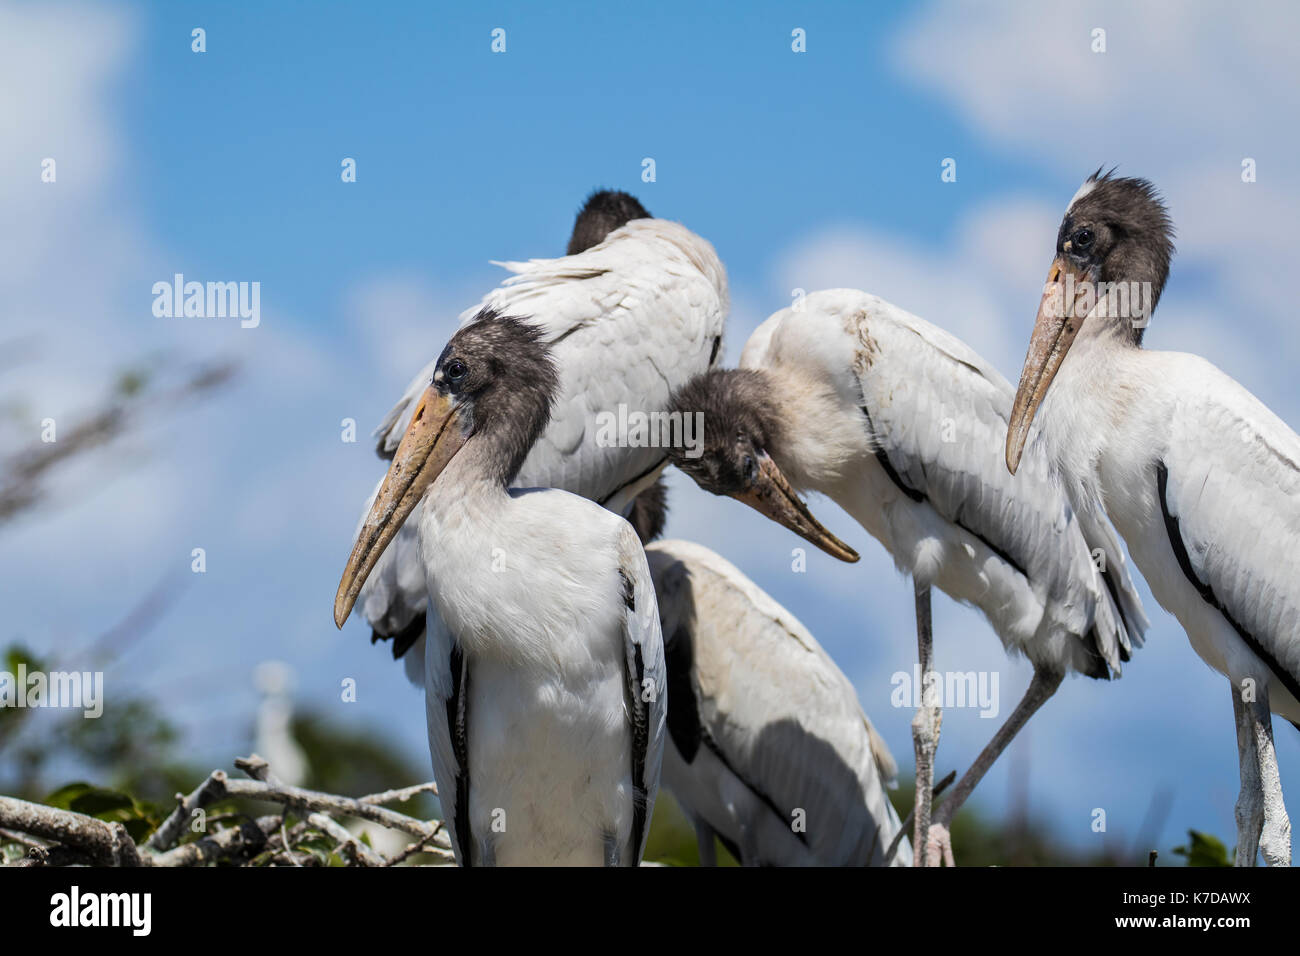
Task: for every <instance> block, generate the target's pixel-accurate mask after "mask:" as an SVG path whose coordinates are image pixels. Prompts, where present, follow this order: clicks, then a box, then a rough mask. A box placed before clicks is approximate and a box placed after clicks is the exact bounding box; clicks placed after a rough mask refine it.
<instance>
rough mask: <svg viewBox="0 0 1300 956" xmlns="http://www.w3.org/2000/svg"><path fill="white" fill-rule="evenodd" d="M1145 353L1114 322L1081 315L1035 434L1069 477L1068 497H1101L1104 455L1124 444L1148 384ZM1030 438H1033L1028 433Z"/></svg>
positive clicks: (1104, 497) (1042, 407)
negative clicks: (1089, 319) (1134, 413)
mask: <svg viewBox="0 0 1300 956" xmlns="http://www.w3.org/2000/svg"><path fill="white" fill-rule="evenodd" d="M1144 355H1145V353H1144V352H1143V351H1142V349H1141V348H1139V347H1138V346H1137V345H1135V344H1134V343H1133V341H1132V340H1131V339H1130V338H1129V337H1128V336H1127V334H1126V333H1125V330H1124V327H1123V326H1121V325H1119V324H1117V323H1113V322H1111V323H1107V322H1094V321H1085V322H1084V324H1083V328H1082V329H1080V331H1079V335H1078V337H1077V338H1076V339H1075V341H1074V344H1073V346H1072V347H1071V348H1070V351H1069V352H1068V353H1067V354H1066V356H1065V360H1064V361H1063V362H1062V363H1061V368H1060V371H1059V372H1057V375H1056V379H1055V380H1054V381H1053V382H1052V385H1051V387H1050V388H1049V389H1048V391H1047V395H1046V397H1045V398H1044V399H1043V403H1042V405H1041V406H1040V407H1039V410H1038V415H1037V416H1036V421H1035V426H1034V427H1035V430H1036V432H1037V435H1038V436H1039V439H1038V440H1041V441H1043V442H1044V445H1045V449H1046V451H1047V453H1048V456H1049V458H1050V459H1051V460H1052V461H1053V462H1054V463H1055V464H1056V465H1057V466H1058V468H1060V470H1061V472H1062V474H1063V476H1065V478H1066V480H1067V481H1069V482H1072V483H1073V487H1072V488H1071V489H1069V490H1070V494H1071V497H1072V498H1073V500H1075V501H1076V502H1078V501H1080V500H1082V499H1080V498H1078V497H1076V495H1079V494H1082V495H1084V496H1086V499H1087V500H1091V501H1105V499H1106V497H1107V496H1106V495H1105V493H1104V488H1103V483H1102V477H1103V471H1104V470H1105V469H1104V465H1105V462H1106V460H1107V456H1108V455H1109V454H1110V453H1111V451H1112V450H1113V449H1117V448H1118V449H1123V448H1125V447H1127V445H1128V442H1127V440H1126V436H1127V433H1128V430H1129V426H1130V424H1131V418H1132V414H1131V413H1132V411H1133V408H1134V405H1135V404H1138V405H1140V404H1141V403H1142V401H1143V398H1142V395H1141V392H1142V390H1143V389H1144V388H1145V387H1146V386H1147V385H1148V382H1147V380H1146V376H1145V374H1144V372H1143V370H1142V368H1141V366H1142V358H1143V356H1144ZM1031 440H1033V439H1032V438H1031Z"/></svg>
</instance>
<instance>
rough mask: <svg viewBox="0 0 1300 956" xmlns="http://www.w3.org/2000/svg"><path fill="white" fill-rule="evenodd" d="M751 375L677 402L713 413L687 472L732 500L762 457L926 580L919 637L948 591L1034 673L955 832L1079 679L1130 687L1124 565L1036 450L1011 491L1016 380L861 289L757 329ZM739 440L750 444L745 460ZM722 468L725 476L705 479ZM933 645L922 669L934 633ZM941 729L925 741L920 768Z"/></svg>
mask: <svg viewBox="0 0 1300 956" xmlns="http://www.w3.org/2000/svg"><path fill="white" fill-rule="evenodd" d="M741 366H742V367H741V369H739V370H736V371H734V372H722V371H715V372H711V373H709V374H707V375H706V376H704V377H703V378H702V379H700V380H697V381H696V382H695V383H693V384H692V385H689V386H687V388H686V389H685V390H684V391H683V393H682V394H681V395H680V396H679V398H678V399H677V407H679V408H682V409H694V408H699V409H702V410H703V411H704V412H705V421H706V447H707V448H708V449H710V451H709V452H708V453H706V455H705V456H704V458H705V462H704V463H703V464H699V463H692V462H691V461H690V460H688V459H682V460H676V459H675V461H676V463H677V464H678V466H679V467H681V468H682V469H683V470H685V471H687V472H688V473H689V474H691V475H692V477H694V478H695V479H696V481H697V482H700V483H701V484H703V485H704V486H705V487H706V488H709V489H710V490H715V491H723V492H726V493H734V492H732V491H729V488H728V484H729V481H734V482H739V483H741V484H743V481H744V476H743V474H740V473H741V472H743V471H744V470H745V467H744V465H734V466H727V465H726V463H725V460H726V459H728V458H732V459H733V460H740V461H747V460H749V459H750V458H757V459H758V460H759V462H760V466H759V467H758V468H757V469H756V470H757V471H758V472H759V473H762V472H763V470H764V469H766V468H769V467H771V466H772V465H775V468H776V469H777V470H778V471H779V472H780V473H781V474H783V475H784V476H786V478H788V480H789V482H790V483H791V484H792V485H793V486H794V487H795V488H797V489H807V490H813V491H820V492H822V493H823V494H826V495H827V496H829V497H831V498H833V499H834V500H835V501H836V502H837V503H838V504H840V505H841V506H842V507H843V508H844V509H845V510H846V511H848V512H849V513H850V514H851V515H852V516H853V517H854V518H856V519H857V520H858V522H859V523H861V524H862V526H863V527H864V528H866V530H867V531H869V532H870V533H871V534H872V535H873V536H874V537H875V538H877V539H878V540H879V541H880V542H881V544H883V545H884V546H885V548H886V549H887V550H888V551H889V552H890V554H891V555H892V556H893V558H894V561H895V563H896V564H897V566H898V567H899V569H900V570H902V571H904V572H905V573H907V574H908V575H910V576H911V577H912V578H913V580H914V582H915V585H916V588H917V592H918V595H919V599H918V617H920V618H922V622H921V623H922V624H924V623H925V622H924V620H923V619H924V617H925V616H927V615H928V598H925V595H926V594H928V589H929V588H930V587H932V586H933V587H938V588H939V589H940V590H942V591H944V592H945V593H947V594H948V595H950V596H951V597H953V598H954V599H956V600H959V601H962V602H964V603H968V604H971V605H973V606H975V607H977V608H978V609H979V610H981V611H982V612H983V613H984V615H985V617H986V618H987V619H988V621H989V623H990V625H991V626H992V627H993V629H994V631H995V632H996V633H997V635H998V636H999V638H1000V639H1001V640H1002V643H1003V645H1004V647H1006V649H1007V650H1008V651H1009V652H1011V653H1013V654H1024V655H1025V656H1026V657H1028V658H1029V660H1030V661H1031V662H1032V663H1033V665H1034V668H1035V678H1034V682H1033V683H1032V684H1031V685H1030V689H1029V691H1028V692H1027V694H1026V697H1025V700H1023V701H1022V702H1021V704H1020V706H1019V707H1017V708H1016V711H1015V712H1014V713H1013V714H1012V715H1011V717H1010V718H1009V719H1008V721H1007V723H1006V724H1005V725H1004V727H1003V728H1002V730H1000V731H999V733H998V736H997V737H995V738H994V741H993V742H992V743H991V744H990V745H989V747H988V748H986V749H985V751H984V753H982V754H981V756H980V759H979V760H977V761H976V764H975V766H974V767H973V768H972V770H971V772H970V773H968V774H967V776H966V777H965V778H963V780H962V781H961V783H959V785H958V787H957V788H956V790H955V791H954V793H953V795H952V797H950V798H949V800H948V802H947V803H946V804H945V805H944V807H943V808H942V809H941V810H940V812H939V814H938V815H937V816H936V821H937V822H939V823H941V824H946V823H947V822H948V821H949V820H950V819H951V816H952V813H954V812H955V810H956V809H957V807H958V806H960V804H961V802H962V801H964V799H965V798H966V796H968V795H969V793H970V791H971V790H972V789H973V787H974V785H975V783H977V782H978V780H979V778H980V777H981V776H982V774H983V773H984V772H985V771H986V770H987V769H988V766H989V765H991V763H992V761H993V759H995V758H996V756H997V755H998V754H999V753H1000V752H1001V750H1002V749H1004V748H1005V746H1006V744H1007V743H1008V742H1009V741H1010V739H1011V737H1012V736H1013V735H1014V734H1015V732H1016V731H1017V730H1018V729H1019V727H1020V726H1021V725H1023V723H1024V721H1025V720H1027V719H1028V717H1029V716H1030V715H1031V714H1032V713H1033V712H1034V711H1035V710H1036V709H1037V707H1038V706H1040V705H1041V704H1042V702H1043V701H1044V700H1046V699H1047V697H1048V696H1050V695H1051V693H1052V692H1053V691H1054V690H1055V688H1056V686H1057V685H1058V684H1059V682H1060V680H1061V678H1062V677H1063V676H1064V675H1065V674H1066V673H1068V672H1071V671H1075V672H1081V673H1084V674H1087V675H1089V676H1092V677H1099V678H1104V677H1107V676H1109V675H1110V674H1111V673H1118V671H1119V668H1120V665H1121V662H1122V661H1123V660H1125V659H1127V657H1128V654H1129V651H1130V650H1131V648H1132V647H1133V646H1135V645H1137V644H1139V643H1140V641H1141V636H1142V631H1143V629H1144V627H1145V625H1146V621H1145V617H1144V616H1143V613H1142V610H1141V606H1140V603H1139V600H1138V598H1137V595H1136V592H1135V590H1134V588H1133V585H1132V581H1131V580H1130V578H1129V575H1128V572H1127V569H1126V567H1125V563H1124V557H1123V553H1122V551H1121V550H1120V548H1119V546H1118V542H1117V540H1116V539H1115V537H1114V533H1113V532H1112V530H1111V529H1110V527H1109V526H1108V525H1107V524H1106V523H1105V521H1104V520H1103V519H1102V518H1101V516H1100V515H1099V514H1098V513H1097V512H1095V511H1093V512H1090V513H1076V512H1075V511H1074V510H1073V509H1071V508H1070V506H1069V504H1068V503H1067V502H1066V500H1065V498H1064V496H1063V494H1062V492H1061V491H1060V488H1059V485H1058V482H1057V480H1056V477H1055V475H1054V474H1053V472H1052V470H1051V468H1050V467H1049V466H1048V464H1047V461H1046V459H1045V458H1044V457H1042V456H1041V452H1040V451H1039V450H1037V449H1036V448H1031V449H1030V453H1031V454H1033V455H1035V456H1036V458H1035V465H1036V467H1035V468H1034V469H1032V470H1031V471H1032V477H1028V476H1027V477H1026V479H1025V481H1024V483H1020V482H1013V481H1010V480H1008V479H1007V476H1006V475H1005V474H1004V468H1003V467H1002V462H1001V460H1000V455H999V450H1000V449H1001V447H1002V445H1003V444H1004V442H1005V435H1006V423H1007V420H1008V418H1009V415H1010V411H1011V404H1012V388H1011V385H1010V383H1008V382H1007V381H1006V380H1005V379H1004V378H1003V377H1002V376H1001V375H1000V374H998V372H997V371H996V370H995V369H993V368H992V367H991V366H989V365H988V363H986V362H984V361H983V359H981V358H980V357H979V355H977V354H976V353H975V352H974V351H973V350H971V349H970V348H968V347H967V346H966V345H965V344H963V343H962V342H960V341H959V340H957V339H956V338H954V337H953V336H951V335H949V334H947V333H946V332H944V331H942V330H941V329H938V328H936V327H934V326H932V325H930V324H929V323H927V322H925V321H924V320H922V319H920V318H918V317H916V316H913V315H910V314H908V313H906V312H904V311H902V310H901V309H898V308H896V307H894V306H892V305H890V304H889V303H887V302H884V301H883V300H881V299H878V298H876V297H875V296H871V295H867V294H866V293H862V292H858V291H855V290H829V291H824V292H816V293H812V294H810V295H808V296H807V297H806V299H805V300H804V301H803V303H802V304H801V306H800V307H799V308H792V309H786V310H784V311H782V312H779V313H777V314H776V315H774V316H772V317H771V318H770V319H768V320H767V322H765V323H764V324H763V325H761V326H760V327H759V328H758V329H757V330H756V331H755V333H754V335H753V336H752V337H751V339H750V341H749V343H748V344H747V345H746V347H745V351H744V353H743V355H742V358H741ZM710 421H713V422H714V423H715V424H716V426H717V434H716V436H714V438H715V439H716V440H715V441H712V442H710V440H709V437H708V435H709V432H708V428H707V426H708V424H709V422H710ZM738 426H739V430H740V431H741V432H742V433H743V435H745V436H748V444H747V443H746V442H741V443H740V447H734V446H733V443H734V442H735V438H734V436H735V433H736V430H737V427H738ZM747 448H748V450H747ZM719 459H722V460H723V462H724V463H723V467H722V468H721V470H720V471H714V472H710V471H709V469H711V468H715V467H716V466H717V463H718V461H719ZM764 459H770V460H767V461H765V460H764ZM1097 549H1100V553H1101V554H1103V555H1104V556H1105V562H1104V569H1103V570H1101V571H1098V569H1097V568H1096V567H1095V566H1094V558H1093V554H1094V551H1096V550H1097ZM920 598H924V600H921V599H920ZM921 630H922V631H923V632H924V631H925V630H926V628H925V627H922V628H921ZM921 642H922V645H923V646H922V656H923V657H924V656H925V644H926V642H927V636H926V634H924V633H922V635H921ZM923 669H924V670H928V669H929V665H928V662H925V661H923ZM931 730H933V731H934V732H937V727H936V728H925V727H918V759H919V760H923V759H925V758H926V756H927V755H926V754H925V753H923V752H922V751H924V750H925V749H926V748H927V747H932V741H927V740H926V739H925V735H926V733H927V732H930V731H931ZM930 755H932V750H931V751H930ZM922 799H923V795H918V800H919V801H920V800H922ZM920 819H922V820H923V819H924V817H923V814H922V815H921V816H920ZM921 833H924V824H923V823H922V827H921V828H920V829H919V830H918V834H921ZM944 836H945V835H944V834H942V833H941V834H940V837H941V838H943V837H944Z"/></svg>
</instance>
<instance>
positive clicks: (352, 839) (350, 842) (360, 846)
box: [307, 813, 384, 866]
mask: <svg viewBox="0 0 1300 956" xmlns="http://www.w3.org/2000/svg"><path fill="white" fill-rule="evenodd" d="M307 822H308V823H310V824H311V825H312V826H314V827H316V828H317V829H318V830H322V831H323V832H325V833H327V834H329V835H330V836H331V837H333V838H334V840H335V841H336V842H337V843H338V845H339V849H340V850H341V851H342V852H344V853H347V854H348V855H349V856H350V857H351V858H352V860H353V861H354V862H356V863H359V864H360V865H361V866H383V865H384V858H383V857H382V856H380V855H379V854H378V853H376V852H375V851H374V850H372V849H370V847H368V846H366V845H365V844H364V843H362V842H361V841H360V840H358V839H357V837H356V834H354V833H349V832H348V829H347V828H346V827H345V826H343V824H341V823H338V822H336V821H335V820H333V819H331V818H330V817H327V816H326V815H325V814H323V813H313V814H312V815H311V816H309V817H308V818H307Z"/></svg>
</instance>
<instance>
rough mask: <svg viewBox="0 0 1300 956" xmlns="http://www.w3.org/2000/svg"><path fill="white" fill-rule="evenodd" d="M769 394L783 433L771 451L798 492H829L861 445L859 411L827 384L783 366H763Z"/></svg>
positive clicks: (845, 472) (849, 465)
mask: <svg viewBox="0 0 1300 956" xmlns="http://www.w3.org/2000/svg"><path fill="white" fill-rule="evenodd" d="M763 375H764V379H765V381H766V383H767V386H768V389H769V391H770V395H771V401H770V402H769V403H768V407H769V408H771V409H773V410H774V411H773V412H772V414H775V415H777V416H778V417H779V425H778V428H776V429H774V430H773V432H774V434H775V435H777V436H779V437H778V439H777V440H776V441H774V442H773V443H772V444H773V447H770V448H768V449H767V453H768V454H769V455H771V456H772V460H773V461H774V462H775V463H776V466H777V467H778V468H780V469H781V472H782V473H783V474H784V475H785V476H786V478H787V479H788V480H789V481H790V483H791V484H792V485H793V486H794V487H795V488H796V489H799V490H800V491H806V490H813V491H820V492H823V493H825V494H831V493H832V491H833V489H834V488H835V486H836V485H837V484H838V483H839V482H840V480H841V479H843V478H844V477H845V475H846V474H847V472H848V470H849V469H850V468H851V466H852V464H853V461H854V459H855V458H856V457H857V455H858V453H859V452H860V446H861V445H862V434H863V432H862V421H861V417H860V415H859V414H857V409H850V408H846V405H845V402H844V401H843V400H842V399H841V397H840V396H839V395H838V394H837V393H836V392H835V390H834V389H833V388H832V387H831V386H830V385H828V384H826V383H825V382H823V381H821V380H818V379H814V378H810V377H809V376H807V375H804V374H800V373H799V372H798V371H796V370H794V369H790V368H786V367H783V366H779V365H777V366H768V367H767V368H765V369H763Z"/></svg>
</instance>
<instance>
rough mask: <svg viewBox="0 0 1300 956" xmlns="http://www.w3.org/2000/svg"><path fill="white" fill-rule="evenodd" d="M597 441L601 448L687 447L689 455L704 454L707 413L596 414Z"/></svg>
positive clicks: (620, 409)
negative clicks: (705, 418) (705, 416)
mask: <svg viewBox="0 0 1300 956" xmlns="http://www.w3.org/2000/svg"><path fill="white" fill-rule="evenodd" d="M596 444H597V446H599V447H601V448H683V449H685V455H686V457H687V458H699V457H700V456H701V455H702V454H704V413H703V412H642V411H629V410H628V407H627V405H624V404H622V403H620V404H619V406H618V410H617V411H612V412H611V411H604V412H597V413H596Z"/></svg>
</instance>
